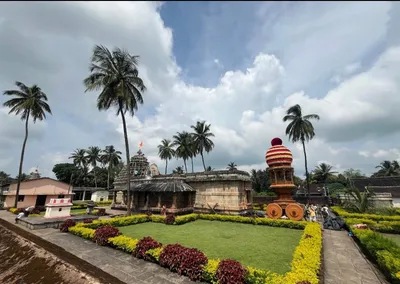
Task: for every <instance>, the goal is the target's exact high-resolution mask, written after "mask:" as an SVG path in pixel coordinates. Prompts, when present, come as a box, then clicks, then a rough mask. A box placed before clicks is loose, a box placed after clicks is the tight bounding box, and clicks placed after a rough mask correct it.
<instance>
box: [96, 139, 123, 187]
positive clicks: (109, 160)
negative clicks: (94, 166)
mask: <svg viewBox="0 0 400 284" xmlns="http://www.w3.org/2000/svg"><path fill="white" fill-rule="evenodd" d="M121 155H122V153H121V152H120V151H117V150H115V148H114V146H113V145H109V146H106V149H105V150H103V151H102V152H101V157H100V160H101V161H102V163H103V164H105V165H108V171H107V190H110V176H111V170H112V169H113V168H115V167H117V166H118V164H119V163H120V162H121Z"/></svg>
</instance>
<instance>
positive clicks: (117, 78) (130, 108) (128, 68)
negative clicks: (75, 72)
mask: <svg viewBox="0 0 400 284" xmlns="http://www.w3.org/2000/svg"><path fill="white" fill-rule="evenodd" d="M138 59H139V56H132V55H131V54H129V53H128V52H127V51H126V50H122V49H120V48H114V50H113V51H112V52H110V51H109V50H108V49H107V48H106V47H104V46H99V45H96V46H95V47H94V49H93V55H92V58H91V65H90V73H91V74H90V75H89V76H88V77H87V78H86V79H85V80H84V85H85V86H86V91H101V92H100V94H99V96H98V98H97V108H98V109H99V110H108V109H110V108H111V107H114V108H116V110H117V113H116V114H117V115H121V119H122V126H123V130H124V138H125V152H126V164H127V172H128V173H130V163H129V161H130V155H129V141H128V132H127V128H126V120H125V115H126V113H127V112H128V113H129V114H130V115H131V116H134V114H135V111H136V110H137V109H138V105H139V104H143V97H142V93H143V92H144V91H145V90H146V87H145V85H144V83H143V80H142V79H141V78H140V77H139V70H138V68H137V66H138ZM86 91H85V92H86ZM130 180H131V176H130V175H129V174H128V175H127V193H128V205H127V215H130V214H131V182H130Z"/></svg>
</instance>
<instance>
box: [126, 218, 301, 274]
mask: <svg viewBox="0 0 400 284" xmlns="http://www.w3.org/2000/svg"><path fill="white" fill-rule="evenodd" d="M119 229H120V231H121V232H122V233H123V234H124V235H127V236H130V237H133V238H136V239H141V238H143V237H146V236H150V237H153V238H154V239H155V240H157V241H159V242H161V243H163V244H164V245H166V244H173V243H180V244H182V245H183V246H186V247H194V248H198V249H199V250H201V251H203V252H204V253H205V254H206V255H207V257H208V258H214V259H216V258H219V259H225V258H231V259H236V260H238V261H240V262H241V263H242V264H244V265H246V266H253V267H256V268H259V269H268V270H270V271H273V272H277V273H285V272H288V271H289V270H290V268H291V261H292V255H293V252H294V249H295V248H296V246H297V245H298V244H299V241H300V237H301V235H302V233H303V231H301V230H293V229H286V228H275V227H268V226H261V225H250V224H239V223H231V222H218V221H206V220H197V221H194V222H190V223H186V224H184V225H179V226H176V225H171V226H168V225H165V224H160V223H143V224H137V225H132V226H126V227H120V228H119Z"/></svg>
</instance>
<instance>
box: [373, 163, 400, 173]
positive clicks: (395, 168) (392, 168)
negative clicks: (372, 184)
mask: <svg viewBox="0 0 400 284" xmlns="http://www.w3.org/2000/svg"><path fill="white" fill-rule="evenodd" d="M376 168H377V169H379V170H378V171H377V172H376V173H374V176H378V177H379V176H380V177H388V176H398V175H400V165H399V163H398V162H397V161H396V160H394V161H392V162H391V161H387V160H386V161H383V162H382V163H380V164H379V166H376Z"/></svg>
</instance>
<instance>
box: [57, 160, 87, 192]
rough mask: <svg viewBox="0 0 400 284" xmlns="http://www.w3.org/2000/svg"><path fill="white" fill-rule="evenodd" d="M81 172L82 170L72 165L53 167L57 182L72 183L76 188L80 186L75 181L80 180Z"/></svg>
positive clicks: (63, 164)
mask: <svg viewBox="0 0 400 284" xmlns="http://www.w3.org/2000/svg"><path fill="white" fill-rule="evenodd" d="M80 172H81V170H80V169H79V168H78V167H77V166H75V165H74V164H71V163H61V164H55V165H54V167H53V173H54V175H55V176H56V178H57V180H59V181H62V182H65V183H68V184H69V183H70V182H72V184H73V185H75V186H77V185H78V184H76V183H75V181H76V180H78V178H79V175H80Z"/></svg>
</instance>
